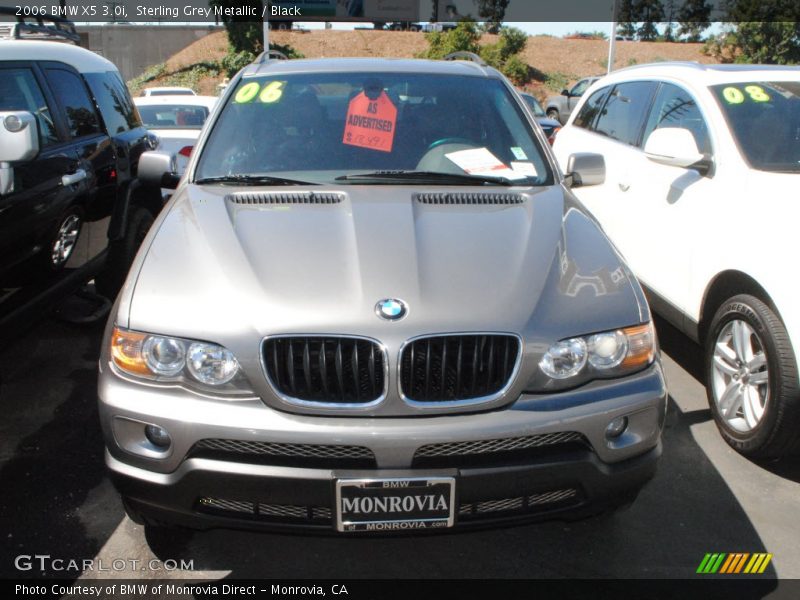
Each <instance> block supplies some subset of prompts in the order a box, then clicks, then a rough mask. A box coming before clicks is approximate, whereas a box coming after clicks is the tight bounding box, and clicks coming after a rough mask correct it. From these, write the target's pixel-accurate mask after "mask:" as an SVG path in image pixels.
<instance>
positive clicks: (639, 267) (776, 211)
mask: <svg viewBox="0 0 800 600" xmlns="http://www.w3.org/2000/svg"><path fill="white" fill-rule="evenodd" d="M554 150H555V153H556V156H557V158H558V160H559V162H560V163H561V166H562V168H564V170H565V171H566V172H568V171H569V170H570V169H569V165H568V164H567V163H568V160H569V157H570V155H573V154H575V153H576V152H593V153H600V154H602V155H603V156H604V158H605V161H606V173H607V176H606V180H605V183H604V184H602V185H599V186H593V187H581V188H579V189H577V190H576V195H577V196H578V197H579V198H580V200H581V201H582V202H583V203H584V204H585V205H586V207H587V208H588V209H589V210H591V212H592V213H594V215H595V216H596V217H597V219H598V220H599V221H600V223H601V224H602V226H603V228H604V229H605V230H606V232H607V233H608V235H609V237H610V238H611V239H612V240H613V241H614V242H615V243H616V245H617V246H618V248H619V249H620V250H621V251H622V253H623V254H624V255H625V257H626V258H627V260H628V263H629V264H630V265H631V267H632V268H633V270H634V271H635V273H636V275H637V276H638V277H639V279H640V280H641V282H642V284H644V285H645V286H646V289H647V291H648V296H649V298H650V300H651V304H652V306H653V308H654V309H655V311H656V312H659V313H660V314H661V315H662V316H664V317H665V318H667V319H668V320H669V321H671V322H672V323H673V324H675V325H676V326H677V327H679V328H680V329H681V330H683V331H684V332H685V333H687V334H688V335H689V336H690V337H692V338H694V339H695V340H697V341H699V342H701V343H702V344H703V347H704V350H705V357H706V367H705V368H706V382H707V388H708V397H709V404H710V406H711V410H712V413H713V415H714V418H715V420H716V422H717V425H718V427H719V429H720V432H721V433H722V435H723V436H724V438H725V440H726V441H727V442H728V443H729V444H730V445H731V446H732V447H734V448H735V449H736V450H738V451H740V452H742V453H743V454H746V455H749V456H753V457H756V456H779V455H782V454H785V453H787V452H788V451H790V450H793V449H795V448H797V446H798V431H800V391H799V388H798V376H797V359H796V356H797V351H798V350H800V308H798V296H800V283H799V280H798V277H797V275H796V272H795V267H793V265H794V264H795V263H794V260H795V258H796V257H797V254H798V252H797V248H798V246H797V238H796V237H795V236H797V235H798V229H797V227H798V224H799V223H800V199H798V198H797V194H798V189H800V69H798V68H790V67H764V66H749V65H748V66H746V65H735V66H734V65H731V66H708V65H699V64H695V63H662V64H658V65H642V66H637V67H633V68H629V69H623V70H621V71H617V72H615V73H612V74H611V75H609V76H607V77H605V78H603V79H601V80H600V81H598V82H596V83H595V84H594V85H593V86H592V87H591V88H590V89H589V90H588V91H587V93H586V94H584V96H583V98H582V101H581V103H580V104H579V105H578V106H577V107H576V110H575V111H574V113H573V115H572V118H571V119H570V121H569V122H568V124H567V126H566V127H564V129H562V130H561V132H560V133H559V134H558V138H557V139H556V143H555V146H554Z"/></svg>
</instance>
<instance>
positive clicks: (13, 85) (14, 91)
mask: <svg viewBox="0 0 800 600" xmlns="http://www.w3.org/2000/svg"><path fill="white" fill-rule="evenodd" d="M0 110H24V111H28V112H30V113H31V114H33V115H34V116H35V117H36V121H37V123H38V125H39V144H40V145H41V146H42V147H44V146H49V145H50V144H57V143H58V135H57V133H56V128H55V125H54V123H53V113H52V111H51V110H50V109H49V107H48V106H47V102H46V101H45V99H44V95H43V94H42V90H41V88H40V87H39V84H38V83H37V81H36V77H35V76H34V74H33V71H32V70H31V69H24V68H21V69H17V68H14V69H0Z"/></svg>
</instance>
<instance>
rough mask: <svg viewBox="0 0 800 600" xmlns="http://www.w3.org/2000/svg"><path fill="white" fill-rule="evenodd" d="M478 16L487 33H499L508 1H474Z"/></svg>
mask: <svg viewBox="0 0 800 600" xmlns="http://www.w3.org/2000/svg"><path fill="white" fill-rule="evenodd" d="M476 2H477V4H478V16H480V17H481V18H482V19H483V20H484V21H485V22H486V31H487V33H499V32H500V27H501V26H502V25H503V19H504V18H505V16H506V8H508V3H509V0H476Z"/></svg>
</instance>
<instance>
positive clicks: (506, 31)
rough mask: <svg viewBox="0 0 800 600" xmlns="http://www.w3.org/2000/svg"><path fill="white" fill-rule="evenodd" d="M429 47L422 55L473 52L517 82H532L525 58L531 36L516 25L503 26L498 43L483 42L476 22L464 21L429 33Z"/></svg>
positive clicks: (430, 56) (434, 55)
mask: <svg viewBox="0 0 800 600" xmlns="http://www.w3.org/2000/svg"><path fill="white" fill-rule="evenodd" d="M425 37H426V39H427V40H428V49H427V50H426V51H425V52H423V53H422V54H420V56H421V57H422V58H432V59H441V58H444V57H445V56H447V55H448V54H452V53H453V52H473V53H475V54H478V55H480V57H481V58H482V59H483V60H484V61H485V62H486V63H487V64H488V65H490V66H492V67H494V68H496V69H498V70H499V71H501V72H502V73H503V74H504V75H506V77H508V78H509V79H511V80H512V81H514V83H517V84H523V83H527V82H528V81H530V66H529V65H528V64H527V63H526V62H525V61H524V60H523V59H522V57H521V56H520V52H522V51H523V50H524V49H525V44H526V43H527V42H528V36H527V34H526V33H525V32H524V31H521V30H519V29H516V28H514V27H503V28H502V29H501V30H500V39H499V40H498V41H497V42H496V43H494V44H484V45H483V46H481V45H480V44H479V41H480V38H481V34H480V31H479V30H478V26H477V24H476V23H475V22H474V21H470V20H463V21H461V22H460V23H459V24H458V25H457V26H456V28H455V29H452V30H451V31H446V32H441V31H435V32H432V33H428V34H426V36H425Z"/></svg>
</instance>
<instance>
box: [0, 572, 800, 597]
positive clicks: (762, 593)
mask: <svg viewBox="0 0 800 600" xmlns="http://www.w3.org/2000/svg"><path fill="white" fill-rule="evenodd" d="M0 592H2V596H3V597H8V596H12V597H15V598H68V599H78V598H102V599H106V598H126V599H129V600H145V599H146V600H150V599H164V600H172V599H173V598H175V599H184V598H196V599H198V600H199V599H207V598H247V599H266V598H270V599H281V600H294V599H301V598H302V599H307V600H310V599H314V598H326V599H327V600H393V599H402V600H428V599H430V600H449V599H459V600H462V599H465V598H481V599H485V600H495V599H498V600H500V599H502V600H511V599H520V600H522V599H524V600H537V599H549V598H557V599H562V598H564V599H567V598H581V599H582V598H590V599H594V598H609V597H614V598H624V599H630V600H645V599H647V600H649V599H660V598H670V599H676V600H688V599H692V598H702V600H713V599H717V598H719V599H721V600H722V599H724V600H738V599H740V598H745V599H749V598H764V597H769V598H770V599H773V598H777V599H781V600H782V599H784V598H786V599H789V598H791V599H796V598H798V597H800V580H782V581H778V580H775V579H766V578H733V577H727V578H726V577H716V576H702V577H700V576H699V577H698V578H697V579H683V580H675V579H667V580H655V579H647V580H645V579H631V580H594V579H593V580H589V579H571V580H570V579H564V580H463V579H462V580H344V579H343V580H294V581H289V580H287V581H281V580H243V579H231V580H224V579H223V580H181V579H169V580H164V579H162V580H122V579H87V580H47V579H39V580H3V581H2V583H0Z"/></svg>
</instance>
